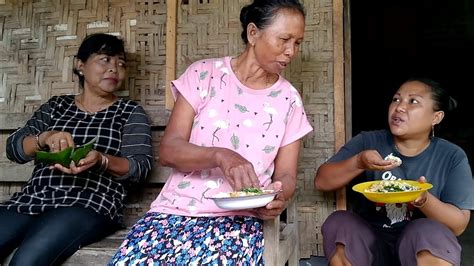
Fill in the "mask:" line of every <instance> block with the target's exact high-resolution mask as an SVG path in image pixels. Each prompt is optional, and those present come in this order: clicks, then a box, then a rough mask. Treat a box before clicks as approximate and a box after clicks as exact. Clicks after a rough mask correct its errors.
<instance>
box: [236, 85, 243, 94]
mask: <svg viewBox="0 0 474 266" xmlns="http://www.w3.org/2000/svg"><path fill="white" fill-rule="evenodd" d="M242 93H244V90H242V88H241V87H239V86H237V94H238V95H242Z"/></svg>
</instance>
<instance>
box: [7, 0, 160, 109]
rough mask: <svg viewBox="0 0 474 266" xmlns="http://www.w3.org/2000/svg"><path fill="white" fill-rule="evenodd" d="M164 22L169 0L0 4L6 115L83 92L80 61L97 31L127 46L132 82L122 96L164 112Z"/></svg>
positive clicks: (9, 0)
mask: <svg viewBox="0 0 474 266" xmlns="http://www.w3.org/2000/svg"><path fill="white" fill-rule="evenodd" d="M165 22H166V3H165V1H164V0H163V1H148V0H137V1H134V0H114V1H106V0H51V1H37V0H19V1H14V0H6V1H4V3H2V2H0V111H2V112H10V113H11V112H13V113H22V112H28V113H29V112H32V111H33V110H35V109H36V108H37V107H38V106H39V104H41V103H43V102H44V101H46V100H47V99H49V98H50V97H51V96H52V95H62V94H70V93H78V92H79V88H78V86H77V82H75V80H74V75H73V74H72V68H73V65H74V60H75V54H76V52H77V49H78V47H79V45H80V43H81V41H82V39H83V38H84V37H85V36H86V35H88V34H91V33H97V32H106V33H110V34H114V35H117V36H120V37H121V38H123V39H124V41H125V43H126V49H127V52H128V54H127V56H128V59H129V64H128V65H129V79H128V82H127V83H126V84H125V86H124V87H123V89H122V90H121V91H120V92H119V94H120V95H122V96H126V97H130V98H132V99H134V100H136V101H138V102H140V103H141V104H142V105H143V106H144V107H145V109H146V110H149V111H151V112H153V111H157V110H163V106H164V87H165V84H164V80H165V78H164V77H165V75H164V71H165V27H166V25H165Z"/></svg>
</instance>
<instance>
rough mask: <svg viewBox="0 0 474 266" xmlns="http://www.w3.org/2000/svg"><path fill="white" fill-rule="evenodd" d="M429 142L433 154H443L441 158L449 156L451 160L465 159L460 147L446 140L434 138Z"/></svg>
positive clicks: (465, 156)
mask: <svg viewBox="0 0 474 266" xmlns="http://www.w3.org/2000/svg"><path fill="white" fill-rule="evenodd" d="M431 142H432V143H433V144H434V145H433V146H434V147H435V149H434V152H435V153H440V154H443V156H451V157H452V159H457V160H461V159H464V158H467V155H466V152H465V151H464V150H463V149H462V148H461V147H459V146H458V145H456V144H454V143H452V142H450V141H448V140H446V139H443V138H438V137H434V138H433V139H432V140H431Z"/></svg>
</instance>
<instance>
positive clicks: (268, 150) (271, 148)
mask: <svg viewBox="0 0 474 266" xmlns="http://www.w3.org/2000/svg"><path fill="white" fill-rule="evenodd" d="M274 149H275V146H268V145H267V146H265V148H263V151H264V152H265V153H270V152H272V151H273V150H274Z"/></svg>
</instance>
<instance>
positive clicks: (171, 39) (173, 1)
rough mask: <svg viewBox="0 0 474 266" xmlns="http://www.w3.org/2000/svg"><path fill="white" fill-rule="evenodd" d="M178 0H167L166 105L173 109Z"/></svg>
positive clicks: (168, 108) (167, 107)
mask: <svg viewBox="0 0 474 266" xmlns="http://www.w3.org/2000/svg"><path fill="white" fill-rule="evenodd" d="M177 14H178V0H167V1H166V71H165V73H166V74H165V75H166V85H165V86H166V87H165V88H166V90H165V107H166V109H167V110H171V109H173V106H174V100H173V95H172V93H171V81H173V80H174V79H176V28H177V26H176V25H177V21H178V20H177Z"/></svg>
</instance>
